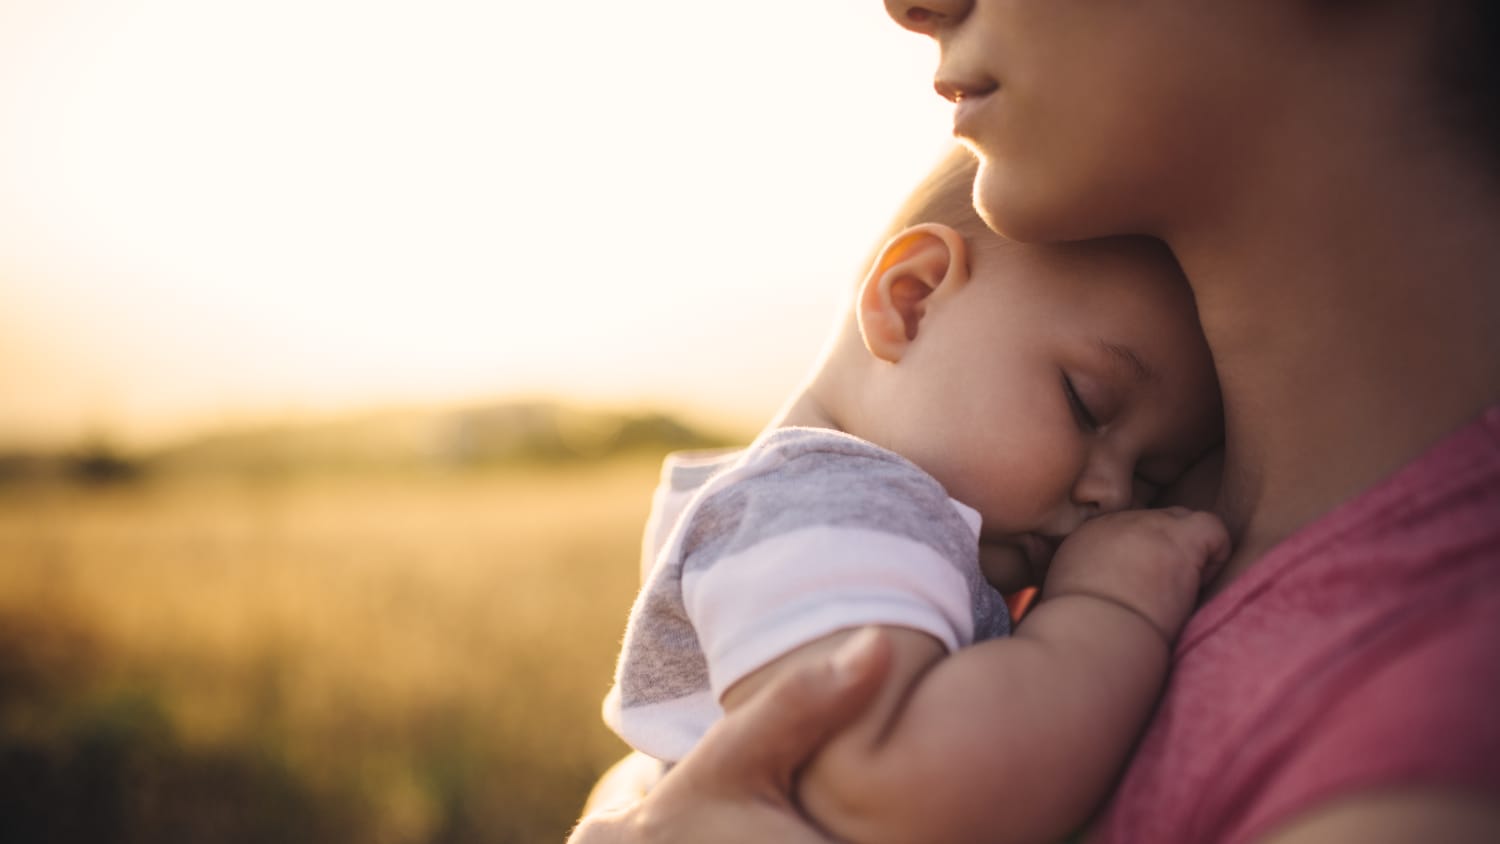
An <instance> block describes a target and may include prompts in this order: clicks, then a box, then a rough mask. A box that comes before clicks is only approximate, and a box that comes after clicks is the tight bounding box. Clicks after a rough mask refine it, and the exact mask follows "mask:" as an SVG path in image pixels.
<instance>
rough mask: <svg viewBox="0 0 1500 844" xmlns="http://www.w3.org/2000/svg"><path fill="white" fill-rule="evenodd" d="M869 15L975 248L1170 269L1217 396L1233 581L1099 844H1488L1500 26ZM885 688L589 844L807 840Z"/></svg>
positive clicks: (710, 772)
mask: <svg viewBox="0 0 1500 844" xmlns="http://www.w3.org/2000/svg"><path fill="white" fill-rule="evenodd" d="M886 6H887V9H888V10H889V12H890V14H891V16H892V17H893V18H894V19H895V20H896V21H897V22H898V23H900V24H902V25H903V26H906V27H907V28H909V29H912V30H915V31H917V32H919V33H922V34H925V35H928V36H931V37H933V38H935V39H936V40H937V42H938V44H939V46H940V47H941V50H942V59H941V62H940V65H939V69H938V73H937V79H936V88H937V90H938V92H939V93H940V94H942V95H943V96H945V97H947V98H948V99H950V100H952V101H953V102H954V103H955V104H956V108H955V127H954V128H955V133H956V134H957V135H959V136H960V137H961V138H962V139H964V140H965V141H966V142H967V143H968V144H969V145H971V146H972V147H973V148H974V149H975V150H976V152H978V153H979V155H980V158H981V159H982V162H983V164H982V167H981V170H980V174H979V177H978V179H977V182H976V191H975V195H976V201H977V203H978V205H979V207H980V210H981V212H982V213H983V215H984V216H985V219H986V221H987V222H988V223H989V224H990V225H991V226H993V227H994V228H996V229H997V230H999V231H1001V232H1002V233H1004V234H1007V235H1009V236H1011V237H1015V238H1020V239H1026V240H1039V241H1049V240H1071V239H1079V238H1088V237H1098V236H1104V235H1113V234H1124V233H1144V234H1151V235H1155V236H1157V237H1160V238H1162V239H1163V240H1165V241H1166V242H1167V243H1168V245H1169V246H1171V248H1172V249H1173V251H1174V253H1175V254H1176V255H1177V257H1178V259H1179V261H1180V262H1181V263H1182V266H1183V268H1184V270H1185V271H1186V273H1187V275H1188V277H1189V279H1190V281H1191V282H1192V285H1193V289H1194V293H1195V296H1196V298H1197V303H1198V309H1199V316H1200V318H1201V320H1202V323H1203V329H1204V333H1205V336H1206V337H1207V338H1208V341H1209V345H1210V347H1211V348H1212V350H1213V354H1214V359H1215V367H1216V369H1217V370H1218V374H1219V379H1220V382H1221V385H1222V389H1223V395H1224V403H1225V418H1226V430H1227V437H1226V446H1225V467H1224V485H1223V489H1222V491H1221V494H1220V502H1219V506H1218V510H1219V512H1220V514H1221V515H1222V516H1223V517H1224V519H1225V522H1226V524H1228V525H1229V527H1230V530H1231V533H1232V534H1233V536H1234V538H1235V543H1236V551H1235V555H1234V557H1233V559H1232V560H1231V562H1230V563H1229V565H1228V566H1226V568H1225V569H1224V571H1223V572H1222V574H1221V575H1220V576H1219V577H1218V579H1217V580H1216V581H1215V582H1214V583H1212V584H1211V585H1210V587H1209V588H1208V590H1206V593H1205V596H1204V600H1203V603H1202V605H1201V607H1200V610H1199V613H1198V615H1197V616H1196V617H1195V618H1194V619H1193V621H1192V622H1190V624H1189V626H1188V628H1187V629H1186V630H1185V631H1184V632H1183V634H1182V636H1181V638H1180V639H1179V641H1178V643H1177V646H1176V652H1175V655H1174V667H1173V675H1172V678H1171V680H1170V681H1169V685H1168V688H1167V690H1166V693H1165V696H1164V698H1163V700H1162V703H1161V705H1160V707H1159V709H1158V711H1157V714H1156V716H1155V719H1154V721H1153V723H1152V725H1151V726H1150V727H1149V728H1148V731H1147V734H1146V735H1145V737H1144V738H1143V740H1142V742H1141V744H1140V746H1139V749H1138V751H1137V753H1136V755H1135V757H1134V760H1133V761H1132V763H1131V765H1130V767H1129V769H1128V770H1127V771H1126V773H1125V775H1124V777H1123V779H1122V781H1121V783H1120V786H1119V788H1118V790H1117V792H1116V794H1115V796H1114V798H1113V799H1112V800H1111V801H1110V802H1109V804H1108V805H1106V806H1105V807H1104V808H1103V810H1102V812H1101V814H1100V816H1099V818H1098V820H1097V822H1096V823H1095V824H1094V826H1093V828H1092V830H1091V832H1092V833H1093V835H1092V838H1094V839H1097V840H1108V841H1176V840H1184V841H1212V842H1241V841H1243V842H1250V841H1255V842H1292V843H1295V842H1329V841H1345V840H1348V841H1356V840H1357V841H1362V842H1368V841H1406V840H1412V839H1415V838H1417V837H1418V836H1422V837H1425V838H1427V839H1432V840H1443V841H1476V842H1478V841H1495V840H1500V808H1497V807H1500V723H1497V719H1495V718H1494V717H1493V716H1492V715H1491V714H1490V709H1491V707H1492V706H1493V700H1494V699H1495V698H1496V697H1500V406H1497V402H1500V238H1496V237H1495V233H1496V232H1497V231H1500V152H1497V151H1500V104H1497V100H1496V97H1497V92H1500V6H1497V4H1494V3H1493V2H1491V0H1383V2H1357V0H1356V1H1355V2H1347V1H1346V0H1227V2H1220V3H1203V2H1201V0H1142V2H1136V3H1099V2H1085V1H1084V0H1047V2H1041V0H1035V2H1021V1H1020V0H926V2H922V3H908V2H902V1H901V0H887V3H886ZM885 658H886V651H885V650H884V648H883V646H882V643H881V642H880V641H879V640H878V638H871V637H865V638H864V639H862V640H861V642H860V643H859V644H857V645H855V646H853V647H851V648H849V649H847V650H846V651H845V652H844V653H843V656H842V658H841V659H840V660H838V661H837V662H836V663H835V664H830V665H825V666H818V667H814V668H811V669H809V670H808V671H807V672H804V674H802V675H800V676H799V677H797V678H795V680H794V681H793V682H791V683H788V684H786V685H784V686H782V687H779V688H776V689H773V690H771V691H770V692H769V693H768V694H767V696H766V697H765V699H763V700H762V701H761V702H760V706H758V707H757V708H756V709H755V710H754V711H752V712H750V713H748V714H746V715H745V716H744V717H737V718H733V719H730V720H729V721H728V722H726V723H725V728H724V729H723V730H722V731H720V733H719V734H717V735H716V736H714V737H713V739H712V740H710V741H706V742H705V744H704V745H703V746H702V747H701V748H700V752H699V753H698V754H697V756H696V757H690V758H689V759H688V760H686V761H685V762H684V763H683V764H682V765H681V766H680V767H679V768H678V769H677V770H676V771H674V772H673V773H672V774H671V775H669V776H668V777H667V778H666V779H665V780H664V781H663V782H662V784H661V786H660V787H659V788H657V789H655V790H654V791H653V792H652V793H651V794H650V796H649V797H648V798H647V799H646V800H645V801H643V802H641V803H639V804H636V805H634V806H633V807H631V808H630V809H628V810H626V811H624V812H622V813H618V814H615V815H608V816H599V817H595V818H592V819H589V820H588V821H586V823H585V824H584V825H583V826H582V827H580V829H579V831H578V834H577V838H576V840H577V841H580V842H584V844H594V843H595V842H607V841H612V840H618V841H676V840H681V841H740V840H743V841H764V840H778V841H821V840H823V839H822V838H820V837H819V836H818V834H817V832H816V831H815V830H813V829H810V828H808V827H807V826H805V825H803V824H801V823H800V822H799V819H798V816H797V814H796V812H795V809H794V808H793V806H792V804H791V800H790V797H789V796H788V783H789V782H790V781H791V779H792V777H793V776H794V774H795V771H796V769H797V767H798V766H799V765H800V764H802V763H803V761H804V760H805V759H807V758H808V757H809V756H811V755H812V754H813V753H814V752H815V751H816V748H817V745H818V742H819V741H820V740H821V739H822V738H823V737H825V736H826V735H828V734H829V733H831V732H832V731H835V730H837V729H838V726H839V724H840V723H841V722H842V721H844V720H847V719H848V718H849V717H851V716H850V713H851V711H854V710H857V709H858V707H859V706H860V705H861V703H862V702H863V700H864V697H865V695H867V694H868V691H869V689H870V688H871V687H872V686H874V685H875V684H877V683H878V680H879V673H880V670H881V667H882V665H883V664H884V660H885Z"/></svg>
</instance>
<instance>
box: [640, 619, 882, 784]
mask: <svg viewBox="0 0 1500 844" xmlns="http://www.w3.org/2000/svg"><path fill="white" fill-rule="evenodd" d="M890 660H891V643H890V640H889V639H888V638H886V637H885V636H884V635H883V634H881V633H880V631H878V630H876V629H874V628H868V629H865V630H861V631H860V632H859V633H857V634H855V635H854V636H852V637H850V639H849V641H847V642H845V643H844V644H843V645H841V646H840V647H839V648H838V650H836V651H835V652H834V653H833V655H832V656H831V657H830V658H829V659H827V660H817V661H813V662H810V663H808V664H806V665H802V666H798V667H797V668H795V669H794V670H793V671H792V672H790V673H789V674H788V675H787V676H785V677H782V678H779V679H778V680H776V681H775V682H774V683H772V684H771V685H770V686H767V687H766V688H765V690H764V691H762V692H761V693H760V694H758V695H757V696H756V697H755V698H754V699H752V700H751V701H750V702H748V703H746V704H745V706H743V707H742V708H740V709H737V710H735V711H734V712H732V713H731V714H730V715H729V716H728V717H726V718H725V719H724V720H723V721H720V722H719V723H718V724H716V725H715V726H714V728H713V729H712V730H710V731H709V733H708V735H706V736H705V737H704V739H703V741H702V743H700V744H699V745H698V747H697V748H696V749H695V750H694V751H693V753H691V754H689V756H688V757H687V758H686V759H684V760H683V761H682V764H680V765H679V766H678V767H677V769H676V770H674V771H673V772H672V773H671V774H670V775H669V776H668V777H667V778H666V779H665V780H664V781H663V786H666V785H667V784H668V783H671V782H673V781H684V782H686V781H695V782H697V784H698V786H699V787H702V788H705V789H708V788H713V789H717V790H721V791H723V792H732V793H735V794H739V795H747V794H759V795H761V796H763V797H769V798H772V799H779V800H781V801H785V802H786V803H787V804H788V805H790V804H791V799H790V798H791V794H790V791H791V786H792V778H793V776H794V774H795V773H796V772H797V770H799V769H800V768H801V767H802V765H803V764H805V763H806V762H807V761H808V760H809V759H810V758H811V757H812V755H813V754H814V753H816V752H817V750H818V748H819V747H822V745H823V743H824V742H825V741H827V740H828V738H829V737H830V736H832V735H833V734H834V733H836V732H838V730H839V729H840V728H842V727H844V726H845V725H847V724H848V723H849V722H851V721H853V720H854V718H855V717H856V716H857V715H858V714H859V713H860V712H862V711H863V710H864V708H865V707H866V706H867V705H869V703H870V702H871V701H872V700H873V699H874V696H875V693H876V691H877V690H878V689H879V688H880V685H881V681H882V680H883V679H884V678H885V673H886V671H887V670H888V669H889V668H890Z"/></svg>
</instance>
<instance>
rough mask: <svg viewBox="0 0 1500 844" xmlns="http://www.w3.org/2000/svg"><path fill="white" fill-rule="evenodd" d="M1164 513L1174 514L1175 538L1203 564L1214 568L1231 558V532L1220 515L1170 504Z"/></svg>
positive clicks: (1172, 523)
mask: <svg viewBox="0 0 1500 844" xmlns="http://www.w3.org/2000/svg"><path fill="white" fill-rule="evenodd" d="M1161 512H1162V513H1164V514H1166V515H1167V516H1170V517H1171V532H1172V536H1173V538H1174V539H1175V540H1176V541H1177V543H1178V544H1179V545H1180V546H1181V547H1182V548H1183V550H1184V551H1186V552H1187V553H1188V554H1189V555H1191V556H1192V557H1194V558H1195V559H1197V560H1198V561H1199V564H1200V565H1202V566H1205V567H1207V568H1214V567H1217V566H1221V565H1223V564H1224V563H1226V562H1228V561H1229V551H1230V542H1229V531H1228V530H1227V529H1225V527H1224V522H1223V521H1221V520H1220V519H1219V517H1218V516H1215V515H1214V514H1213V513H1209V512H1206V511H1203V510H1189V509H1187V508H1186V507H1168V508H1166V509H1165V510H1162V511H1161Z"/></svg>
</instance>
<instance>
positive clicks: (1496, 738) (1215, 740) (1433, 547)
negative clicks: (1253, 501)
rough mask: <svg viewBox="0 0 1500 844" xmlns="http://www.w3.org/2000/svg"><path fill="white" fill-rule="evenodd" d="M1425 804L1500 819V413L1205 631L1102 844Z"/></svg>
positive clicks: (1391, 483)
mask: <svg viewBox="0 0 1500 844" xmlns="http://www.w3.org/2000/svg"><path fill="white" fill-rule="evenodd" d="M1413 787H1420V788H1431V787H1436V788H1442V789H1454V790H1458V791H1462V792H1468V793H1471V794H1474V795H1476V796H1478V797H1480V799H1483V800H1489V801H1492V802H1494V803H1500V407H1495V408H1491V409H1490V410H1489V411H1488V412H1487V413H1486V414H1485V415H1484V416H1483V417H1482V418H1481V419H1479V420H1478V421H1476V422H1474V423H1473V424H1471V425H1469V426H1468V427H1466V428H1464V429H1463V430H1461V431H1459V432H1458V433H1456V434H1453V435H1451V436H1450V437H1448V438H1447V439H1446V440H1444V441H1443V442H1441V443H1439V444H1438V445H1437V446H1435V447H1434V448H1433V449H1431V450H1430V451H1428V452H1427V453H1426V454H1425V455H1423V456H1422V457H1421V458H1418V459H1417V460H1416V461H1414V462H1413V463H1411V464H1409V465H1407V466H1406V467H1404V468H1403V469H1401V470H1399V471H1398V472H1397V473H1396V474H1395V475H1393V476H1392V477H1390V478H1388V479H1386V480H1385V481H1383V482H1381V483H1380V484H1379V485H1377V486H1376V487H1374V488H1373V489H1370V490H1368V491H1366V492H1364V493H1362V494H1360V495H1359V496H1358V497H1357V498H1355V499H1353V500H1351V501H1349V502H1346V503H1345V504H1343V505H1341V506H1340V507H1338V508H1337V509H1335V510H1334V511H1333V512H1331V513H1329V514H1328V515H1327V516H1325V517H1323V518H1322V519H1320V520H1318V521H1317V522H1315V523H1313V524H1311V525H1309V526H1307V527H1306V528H1304V529H1302V530H1301V531H1299V532H1298V533H1297V534H1295V535H1293V536H1292V537H1291V538H1289V539H1288V540H1286V541H1285V542H1283V543H1282V544H1281V545H1279V546H1277V547H1276V548H1275V549H1273V550H1272V551H1271V552H1270V553H1268V554H1267V555H1266V556H1265V557H1264V558H1262V559H1261V560H1260V562H1258V563H1257V564H1256V565H1255V566H1253V567H1252V568H1251V569H1250V570H1249V571H1248V572H1246V573H1245V574H1244V575H1242V576H1240V578H1239V579H1238V580H1236V581H1235V582H1234V583H1232V584H1231V585H1230V586H1229V587H1228V588H1227V589H1225V591H1224V592H1223V593H1221V594H1219V595H1218V596H1217V597H1215V598H1214V599H1213V600H1211V601H1210V602H1209V603H1208V604H1206V605H1205V606H1204V607H1203V608H1202V609H1201V610H1200V611H1199V612H1198V614H1197V615H1196V616H1194V617H1193V619H1192V620H1191V621H1190V622H1189V623H1188V626H1187V628H1186V629H1185V630H1184V631H1183V633H1182V636H1181V638H1180V639H1179V641H1178V644H1177V649H1176V653H1175V654H1174V659H1173V668H1172V674H1171V676H1170V677H1169V679H1168V682H1167V688H1166V692H1165V694H1164V697H1163V698H1162V700H1161V703H1160V704H1159V706H1158V709H1157V712H1156V715H1155V717H1154V719H1153V721H1152V723H1151V724H1150V726H1149V728H1148V730H1147V733H1146V735H1145V737H1144V738H1143V739H1142V742H1141V745H1140V747H1139V749H1138V750H1137V752H1136V754H1135V757H1134V759H1133V760H1132V762H1131V764H1130V767H1129V769H1128V770H1127V771H1126V772H1125V775H1124V777H1123V779H1122V780H1121V783H1120V785H1119V788H1118V789H1117V790H1116V792H1115V795H1114V797H1113V798H1111V801H1110V803H1109V804H1108V805H1107V806H1106V807H1105V809H1104V811H1103V812H1102V814H1101V815H1100V817H1099V818H1098V820H1097V823H1096V825H1095V828H1094V836H1093V838H1092V839H1091V840H1093V841H1104V842H1121V844H1124V843H1125V842H1205V843H1206V844H1207V842H1212V844H1237V842H1250V841H1254V840H1256V839H1257V838H1259V837H1261V836H1263V835H1265V834H1267V833H1269V832H1272V831H1273V830H1274V828H1275V827H1277V826H1279V825H1281V824H1283V823H1285V822H1287V821H1289V820H1291V819H1292V818H1293V817H1294V816H1296V815H1298V814H1300V813H1302V812H1304V811H1306V810H1308V809H1311V808H1315V807H1317V806H1319V805H1321V804H1323V803H1325V802H1327V801H1329V800H1331V799H1336V798H1338V797H1341V796H1351V795H1353V794H1356V793H1359V792H1366V791H1371V790H1386V789H1395V788H1413Z"/></svg>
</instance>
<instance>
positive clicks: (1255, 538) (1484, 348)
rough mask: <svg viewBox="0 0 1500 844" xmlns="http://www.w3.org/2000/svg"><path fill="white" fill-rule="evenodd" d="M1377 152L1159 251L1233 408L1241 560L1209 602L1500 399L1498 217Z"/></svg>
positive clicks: (1437, 168) (1460, 189)
mask: <svg viewBox="0 0 1500 844" xmlns="http://www.w3.org/2000/svg"><path fill="white" fill-rule="evenodd" d="M1330 146H1331V145H1330ZM1371 146H1372V147H1373V146H1374V145H1371ZM1367 151H1368V152H1371V153H1372V154H1371V155H1369V156H1361V155H1359V154H1358V153H1359V151H1357V150H1351V149H1349V148H1347V147H1346V148H1343V149H1328V150H1327V152H1329V153H1330V155H1328V156H1324V157H1322V158H1317V157H1316V156H1313V157H1310V158H1308V159H1306V160H1304V161H1302V162H1299V164H1301V165H1303V166H1299V167H1291V168H1289V167H1267V168H1264V169H1263V171H1262V172H1261V173H1260V174H1258V175H1257V176H1256V182H1257V184H1256V186H1255V188H1254V189H1251V190H1245V191H1241V192H1239V193H1240V194H1241V195H1243V196H1245V197H1248V198H1249V201H1248V202H1247V203H1244V204H1242V205H1240V206H1239V207H1225V206H1221V207H1220V208H1219V209H1218V210H1219V212H1220V213H1219V214H1218V215H1216V216H1210V217H1206V218H1202V219H1201V220H1200V221H1199V224H1198V225H1196V226H1191V227H1186V228H1183V229H1182V230H1180V231H1178V232H1176V233H1175V234H1172V233H1169V236H1168V237H1167V240H1168V242H1169V243H1171V245H1172V247H1173V249H1174V251H1175V252H1176V254H1177V256H1178V258H1179V260H1180V261H1181V262H1182V265H1183V268H1184V270H1185V271H1186V272H1187V274H1188V277H1189V278H1191V279H1192V280H1193V288H1194V292H1195V295H1196V296H1197V300H1198V308H1199V313H1200V316H1201V318H1202V321H1203V328H1204V333H1205V335H1206V336H1207V338H1208V342H1209V345H1210V347H1211V348H1212V350H1213V353H1214V359H1215V365H1216V367H1217V369H1218V372H1219V377H1220V382H1221V386H1222V389H1223V394H1224V402H1225V424H1226V439H1227V447H1226V455H1225V483H1224V489H1223V492H1222V494H1221V499H1220V509H1221V510H1222V512H1223V515H1224V517H1225V520H1226V522H1227V523H1228V525H1229V527H1230V531H1231V533H1232V534H1233V535H1234V536H1235V538H1236V553H1235V558H1234V559H1233V560H1232V561H1231V563H1230V565H1229V566H1228V567H1226V569H1225V572H1224V574H1223V575H1222V576H1221V577H1220V578H1219V581H1218V583H1216V584H1215V585H1214V587H1213V589H1212V590H1211V591H1217V590H1218V589H1221V588H1222V587H1223V586H1224V585H1225V584H1226V583H1227V582H1229V581H1230V580H1232V579H1233V578H1234V577H1236V576H1237V575H1238V574H1240V573H1242V572H1243V571H1244V570H1245V569H1246V568H1248V567H1249V566H1250V565H1251V564H1252V563H1253V562H1254V561H1255V560H1256V559H1257V558H1259V557H1260V556H1261V555H1262V554H1263V553H1264V552H1265V551H1267V550H1268V549H1269V548H1270V547H1271V546H1273V545H1275V544H1276V543H1278V542H1280V541H1281V540H1282V539H1285V538H1286V537H1287V536H1288V535H1289V534H1291V533H1292V532H1294V531H1295V530H1296V529H1297V528H1299V527H1301V526H1302V525H1304V524H1306V523H1308V522H1310V521H1312V520H1314V519H1316V518H1317V517H1318V516H1320V515H1322V514H1324V513H1326V512H1328V511H1329V510H1330V509H1332V508H1333V507H1335V506H1336V505H1337V504H1339V503H1340V502H1342V501H1344V500H1346V499H1348V498H1350V497H1351V496H1353V495H1355V494H1357V493H1358V492H1360V491H1361V490H1363V489H1365V488H1367V487H1369V486H1370V485H1372V484H1374V483H1376V482H1377V481H1379V480H1380V479H1381V478H1383V477H1385V476H1386V475H1388V474H1390V473H1391V472H1392V471H1394V470H1395V469H1397V468H1399V467H1400V466H1402V465H1403V464H1405V463H1407V462H1409V461H1410V460H1412V459H1413V458H1415V457H1417V456H1418V455H1420V454H1421V453H1422V452H1423V451H1424V450H1425V449H1426V448H1428V447H1429V446H1431V445H1432V444H1434V443H1435V442H1436V441H1438V440H1439V439H1441V438H1442V437H1443V436H1444V435H1445V434H1447V433H1449V432H1451V431H1453V430H1455V429H1457V428H1459V427H1461V426H1462V425H1463V424H1464V423H1465V422H1467V421H1468V420H1470V419H1472V418H1474V417H1475V416H1476V415H1477V414H1478V413H1479V412H1480V411H1482V410H1483V408H1485V407H1486V406H1488V405H1490V404H1492V403H1494V402H1496V401H1497V400H1500V249H1497V247H1496V245H1495V238H1494V233H1495V232H1496V231H1500V203H1497V201H1496V198H1495V196H1494V192H1493V191H1491V190H1490V189H1489V188H1488V187H1487V186H1484V185H1480V184H1476V182H1477V180H1476V179H1474V177H1473V176H1474V174H1473V172H1465V173H1464V174H1463V176H1467V178H1463V177H1461V176H1460V175H1459V174H1456V173H1452V172H1449V171H1447V170H1444V169H1443V162H1442V161H1433V162H1426V161H1422V160H1420V157H1419V156H1413V157H1412V158H1409V159H1407V160H1405V161H1403V162H1401V165H1400V166H1386V167H1384V168H1382V167H1381V166H1380V165H1381V164H1382V163H1386V164H1388V162H1389V160H1390V159H1388V158H1386V159H1382V158H1381V157H1380V155H1378V154H1374V153H1379V152H1382V151H1381V150H1374V149H1371V150H1367ZM1383 152H1385V153H1389V152H1390V150H1384V151H1383ZM1314 162H1315V164H1314ZM1448 163H1450V164H1451V162H1448ZM1455 169H1456V168H1455ZM1275 173H1280V174H1282V177H1281V179H1280V180H1279V181H1278V180H1277V179H1276V178H1274V177H1273V176H1271V174H1275Z"/></svg>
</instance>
